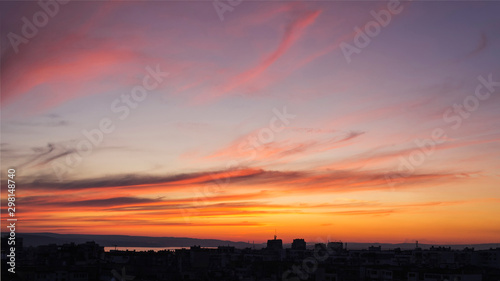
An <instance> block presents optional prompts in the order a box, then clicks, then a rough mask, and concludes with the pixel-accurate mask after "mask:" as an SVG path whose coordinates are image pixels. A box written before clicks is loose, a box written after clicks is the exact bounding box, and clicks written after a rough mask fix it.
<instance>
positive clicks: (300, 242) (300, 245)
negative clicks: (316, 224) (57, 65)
mask: <svg viewBox="0 0 500 281" xmlns="http://www.w3.org/2000/svg"><path fill="white" fill-rule="evenodd" d="M292 250H304V251H305V250H306V241H304V239H293V242H292Z"/></svg>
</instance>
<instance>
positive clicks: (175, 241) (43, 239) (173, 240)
mask: <svg viewBox="0 0 500 281" xmlns="http://www.w3.org/2000/svg"><path fill="white" fill-rule="evenodd" d="M4 235H6V233H2V236H4ZM17 237H23V243H24V246H38V245H48V244H64V243H71V242H73V243H77V244H79V243H85V242H88V241H95V242H96V243H97V244H99V245H101V246H105V247H112V246H115V245H116V246H118V247H190V246H194V245H199V246H202V247H217V246H233V247H236V248H240V249H243V248H247V247H253V246H255V248H256V249H260V248H263V247H265V246H266V244H265V243H261V244H258V243H256V244H255V245H253V244H252V243H247V242H233V241H228V240H217V239H198V238H187V237H148V236H129V235H92V234H57V233H17ZM284 242H288V241H284ZM306 242H307V247H308V248H312V247H314V244H315V243H316V242H313V241H306ZM283 246H284V247H285V248H290V247H291V244H290V243H283ZM370 246H381V248H382V250H391V249H395V248H401V249H402V250H409V249H414V248H415V244H414V243H399V244H390V243H356V242H347V249H349V250H362V249H368V247H370ZM431 246H443V247H451V248H452V249H454V250H461V249H464V248H465V247H469V248H474V249H476V250H485V249H490V248H497V247H500V243H496V244H495V243H490V244H461V245H435V244H434V245H431V244H419V247H420V248H422V249H429V248H430V247H431Z"/></svg>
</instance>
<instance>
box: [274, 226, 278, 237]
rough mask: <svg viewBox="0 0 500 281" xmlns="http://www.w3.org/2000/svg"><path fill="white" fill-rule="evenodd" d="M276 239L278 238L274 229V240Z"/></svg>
mask: <svg viewBox="0 0 500 281" xmlns="http://www.w3.org/2000/svg"><path fill="white" fill-rule="evenodd" d="M276 237H278V236H276V228H275V229H274V240H276Z"/></svg>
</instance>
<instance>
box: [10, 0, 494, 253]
mask: <svg viewBox="0 0 500 281" xmlns="http://www.w3.org/2000/svg"><path fill="white" fill-rule="evenodd" d="M393 3H399V2H394V1H393ZM388 5H389V2H379V1H372V2H370V1H369V2H360V1H354V2H348V1H342V2H326V1H318V2H315V1H304V2H301V1H292V2H276V1H272V2H265V1H264V2H261V1H243V2H241V3H240V4H239V5H237V6H232V10H231V11H228V12H225V13H224V14H223V17H221V16H220V13H218V12H217V11H216V10H215V9H214V4H213V3H212V1H189V2H177V1H175V2H174V1H169V2H157V1H156V2H136V1H131V2H127V1H124V2H118V1H116V2H114V1H111V2H78V1H75V2H73V1H71V2H69V3H67V4H64V5H63V4H60V5H59V6H58V7H59V9H58V11H57V13H55V14H54V15H53V16H50V17H48V22H47V24H46V25H44V26H42V27H39V28H37V31H36V32H35V33H34V35H33V36H32V38H27V39H25V40H26V41H22V43H19V44H17V45H15V44H14V45H13V44H12V40H13V39H12V38H14V37H12V35H10V37H9V34H10V33H14V34H17V35H19V36H21V35H22V34H23V24H25V22H24V21H23V20H22V19H23V18H24V17H25V18H26V19H28V20H29V21H31V20H32V19H33V15H34V14H36V13H37V12H39V11H40V10H42V8H41V7H40V5H39V4H37V2H2V3H0V7H1V9H0V18H1V36H2V37H1V39H2V40H1V71H2V73H1V74H2V76H1V99H0V101H1V135H2V136H1V160H2V161H1V169H2V170H1V177H2V187H4V183H5V180H4V179H6V175H7V170H8V169H9V168H15V169H16V184H17V190H16V202H17V203H18V205H17V206H16V207H17V210H16V216H17V218H18V223H17V232H19V233H40V232H53V233H62V234H84V233H92V234H114V235H115V234H116V235H119V234H123V235H132V236H157V237H158V236H165V235H166V233H168V236H170V237H193V238H201V239H221V240H231V241H252V240H253V241H255V242H257V241H258V242H259V243H263V242H265V241H266V240H267V239H271V238H272V237H273V235H274V233H275V231H277V235H278V237H279V238H281V239H283V240H284V241H285V240H286V241H292V239H294V238H303V239H305V240H306V241H318V240H323V241H326V240H327V239H332V240H342V241H356V242H375V241H376V242H380V243H402V242H409V243H413V242H414V241H415V240H418V241H420V242H421V243H429V244H432V243H435V244H476V243H498V242H499V238H500V216H499V214H500V189H499V187H500V161H499V160H500V127H499V122H498V120H499V118H500V110H498V109H499V108H500V97H499V94H500V84H499V82H498V81H500V68H499V66H500V55H499V52H498V50H500V18H499V17H498V11H499V10H500V2H493V1H484V2H463V1H461V2H454V1H450V2H424V1H422V2H411V3H410V2H401V3H399V4H398V6H397V7H398V8H397V11H398V12H393V13H392V14H391V15H390V19H389V20H387V21H386V22H387V24H386V25H385V26H380V25H379V28H380V31H379V33H378V34H377V35H376V36H371V37H367V38H368V40H369V42H368V44H365V45H364V46H362V47H360V46H358V45H359V44H357V43H356V42H358V41H359V40H360V39H359V38H360V37H359V36H360V35H359V34H360V32H359V31H360V30H361V31H363V30H365V27H367V24H370V23H373V22H375V21H376V19H375V18H376V17H377V16H374V15H378V16H380V14H381V11H388V9H389V8H388V7H389V6H388ZM391 5H392V4H391ZM394 5H395V4H394ZM395 7H396V6H395ZM219 12H220V11H219ZM372 25H373V24H372ZM24 29H26V28H24ZM365 36H366V35H365ZM18 42H21V41H18ZM358 43H359V42H358ZM346 46H351V47H352V46H358V47H356V50H357V51H355V52H353V53H351V54H350V55H346ZM351 50H352V49H351ZM6 194H7V191H6V189H5V188H2V221H3V222H5V220H6V219H7V217H8V215H7V212H6V211H7V209H6V203H7V195H6ZM3 231H5V229H3Z"/></svg>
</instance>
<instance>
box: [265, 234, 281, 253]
mask: <svg viewBox="0 0 500 281" xmlns="http://www.w3.org/2000/svg"><path fill="white" fill-rule="evenodd" d="M266 249H268V250H283V241H281V239H276V235H274V239H273V240H267V248H266Z"/></svg>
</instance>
